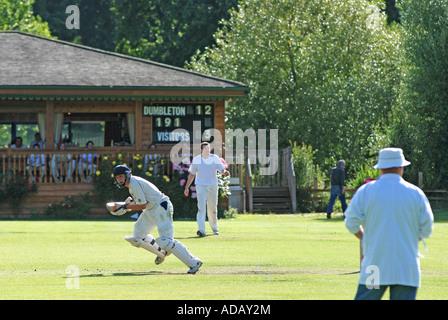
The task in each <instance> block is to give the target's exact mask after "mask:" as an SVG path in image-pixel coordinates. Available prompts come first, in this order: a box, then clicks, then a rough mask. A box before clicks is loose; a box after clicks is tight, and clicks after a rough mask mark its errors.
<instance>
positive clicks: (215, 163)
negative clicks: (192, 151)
mask: <svg viewBox="0 0 448 320" xmlns="http://www.w3.org/2000/svg"><path fill="white" fill-rule="evenodd" d="M224 169H225V167H224V164H223V163H222V162H221V159H220V158H219V157H218V156H217V155H216V154H210V155H209V156H208V157H207V159H204V158H203V157H202V155H198V156H196V157H194V158H193V161H192V162H191V166H190V168H189V169H188V171H189V172H190V173H192V174H195V175H196V180H195V183H196V185H198V184H200V185H218V177H217V176H216V171H218V170H219V171H222V170H224Z"/></svg>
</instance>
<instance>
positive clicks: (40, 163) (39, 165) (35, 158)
mask: <svg viewBox="0 0 448 320" xmlns="http://www.w3.org/2000/svg"><path fill="white" fill-rule="evenodd" d="M39 149H40V147H39V144H35V145H34V146H33V150H34V151H35V152H36V153H35V154H34V153H33V154H31V155H30V157H29V158H28V160H27V162H26V164H27V166H26V171H27V172H28V173H29V175H30V179H31V182H35V181H34V174H35V173H39V172H40V180H41V181H43V178H44V175H45V155H43V154H41V153H40V154H39V153H37V152H39Z"/></svg>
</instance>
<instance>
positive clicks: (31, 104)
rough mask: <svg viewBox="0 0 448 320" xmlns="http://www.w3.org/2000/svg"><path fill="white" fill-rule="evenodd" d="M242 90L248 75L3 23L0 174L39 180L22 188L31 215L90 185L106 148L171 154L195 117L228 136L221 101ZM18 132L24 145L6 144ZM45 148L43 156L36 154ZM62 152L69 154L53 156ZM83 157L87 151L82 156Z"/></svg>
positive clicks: (98, 212)
mask: <svg viewBox="0 0 448 320" xmlns="http://www.w3.org/2000/svg"><path fill="white" fill-rule="evenodd" d="M248 92H249V88H248V87H247V86H246V85H244V84H242V83H239V82H235V81H229V80H226V79H220V78H216V77H212V76H208V75H205V74H200V73H196V72H192V71H188V70H186V69H182V68H177V67H173V66H169V65H165V64H161V63H156V62H153V61H148V60H144V59H139V58H135V57H130V56H126V55H121V54H117V53H112V52H107V51H103V50H98V49H95V48H91V47H86V46H82V45H77V44H73V43H69V42H64V41H60V40H55V39H49V38H45V37H41V36H36V35H33V34H28V33H23V32H16V31H2V32H0V129H1V130H0V177H1V179H2V183H4V181H5V179H7V176H8V174H11V172H19V173H20V172H21V173H24V174H26V176H27V178H28V179H30V178H32V179H33V181H34V182H35V183H37V184H38V191H37V193H36V194H34V193H30V194H29V195H28V196H27V197H26V200H25V201H24V202H25V203H24V205H23V209H22V212H21V214H20V217H22V218H27V217H30V216H31V214H32V212H36V211H39V210H42V209H43V208H45V207H46V206H48V204H49V203H57V202H60V201H61V200H63V199H64V197H65V196H69V195H72V196H75V195H77V194H79V193H85V192H91V191H93V186H92V183H91V179H90V178H91V177H90V176H89V175H91V174H94V171H95V170H94V168H97V167H98V166H99V161H101V159H104V157H110V158H114V157H116V156H117V155H119V154H120V155H121V156H124V157H126V159H123V162H126V163H131V162H132V161H131V159H132V157H134V156H135V155H139V156H142V155H146V156H150V157H151V156H156V155H157V156H158V157H159V158H162V157H164V158H167V157H168V158H169V154H170V149H172V147H173V145H175V144H178V143H179V141H185V140H187V141H188V140H189V138H190V137H189V136H190V135H191V134H192V133H193V124H194V122H195V123H196V124H197V123H198V121H199V122H200V125H201V129H202V132H205V131H206V130H207V129H216V130H219V132H220V133H221V135H222V137H225V121H224V119H225V107H226V104H227V103H229V102H231V101H232V100H235V99H237V98H240V97H244V96H246V95H247V94H248ZM175 129H184V130H183V131H182V132H183V134H182V132H181V133H180V134H173V130H175ZM37 132H39V134H40V138H41V143H42V147H40V148H38V150H37V151H36V150H35V149H32V148H30V146H31V144H32V143H33V140H34V139H35V133H37ZM18 137H20V138H22V143H23V144H24V145H26V146H27V147H28V148H12V147H11V146H12V145H14V143H15V142H16V138H18ZM199 139H200V138H199ZM18 140H19V139H18ZM88 141H91V142H93V149H87V148H86V144H87V142H88ZM223 141H224V140H223ZM62 142H64V146H63V148H64V147H65V149H63V148H61V143H62ZM19 144H20V143H19ZM86 149H87V150H86ZM37 153H38V154H39V156H37V155H36V154H37ZM33 155H35V156H33ZM42 155H43V157H44V158H43V160H42V161H41V162H42V163H38V162H39V161H38V160H37V159H40V157H41V156H42ZM68 155H70V160H69V161H66V162H61V163H56V162H55V160H54V158H55V156H62V158H64V159H67V156H68ZM86 155H87V156H86ZM89 156H90V158H89ZM83 157H84V158H87V159H88V160H92V161H89V162H88V163H86V164H82V165H81V164H80V160H81V158H83ZM52 159H53V160H52ZM30 160H32V161H31V162H30ZM168 160H169V159H168ZM166 164H167V165H166V168H164V170H165V172H166V174H170V170H172V169H170V165H169V161H166ZM58 165H59V166H58ZM171 167H172V166H171ZM92 171H93V173H92ZM104 214H106V213H105V208H103V207H101V208H100V207H97V208H93V209H92V214H91V215H92V217H101V216H103V215H104ZM12 217H17V215H15V214H14V212H13V209H12V208H10V206H4V207H3V210H2V211H1V212H0V219H3V218H12Z"/></svg>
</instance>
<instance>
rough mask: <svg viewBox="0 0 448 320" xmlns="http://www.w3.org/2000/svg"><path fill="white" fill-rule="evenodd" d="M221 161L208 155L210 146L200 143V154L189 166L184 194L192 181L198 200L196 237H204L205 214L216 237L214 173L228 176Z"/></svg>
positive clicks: (216, 201) (216, 218)
mask: <svg viewBox="0 0 448 320" xmlns="http://www.w3.org/2000/svg"><path fill="white" fill-rule="evenodd" d="M225 169H226V168H225V167H224V164H223V163H222V162H221V159H220V158H219V157H218V156H217V155H215V154H211V153H210V144H209V143H208V142H203V143H201V154H200V155H198V156H196V157H194V158H193V161H192V162H191V166H190V168H189V169H188V171H189V172H190V175H189V176H188V180H187V183H186V185H185V190H184V194H185V196H188V193H189V190H190V185H191V184H192V182H193V180H195V184H196V194H197V199H198V213H197V215H196V220H197V222H198V232H197V235H198V236H200V237H204V236H205V214H206V213H207V217H208V222H209V224H210V227H211V228H212V230H213V233H214V234H216V235H218V234H219V230H218V177H217V176H216V172H217V171H220V172H221V174H223V175H228V174H229V172H228V171H227V170H225Z"/></svg>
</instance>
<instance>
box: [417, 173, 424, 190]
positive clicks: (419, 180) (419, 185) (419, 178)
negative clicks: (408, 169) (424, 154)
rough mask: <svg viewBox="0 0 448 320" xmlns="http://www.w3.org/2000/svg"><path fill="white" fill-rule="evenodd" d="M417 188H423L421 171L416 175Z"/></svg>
mask: <svg viewBox="0 0 448 320" xmlns="http://www.w3.org/2000/svg"><path fill="white" fill-rule="evenodd" d="M418 187H419V188H420V189H422V188H423V172H421V171H420V172H419V173H418Z"/></svg>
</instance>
